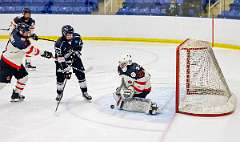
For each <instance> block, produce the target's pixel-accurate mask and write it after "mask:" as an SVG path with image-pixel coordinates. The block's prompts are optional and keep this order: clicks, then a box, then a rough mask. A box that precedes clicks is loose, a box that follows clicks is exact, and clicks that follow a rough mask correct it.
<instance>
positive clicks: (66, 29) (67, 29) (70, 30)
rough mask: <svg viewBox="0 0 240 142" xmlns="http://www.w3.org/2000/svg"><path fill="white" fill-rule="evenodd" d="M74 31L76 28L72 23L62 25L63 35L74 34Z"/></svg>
mask: <svg viewBox="0 0 240 142" xmlns="http://www.w3.org/2000/svg"><path fill="white" fill-rule="evenodd" d="M73 33H74V29H73V27H72V26H70V25H65V26H63V27H62V35H63V36H66V35H67V34H73Z"/></svg>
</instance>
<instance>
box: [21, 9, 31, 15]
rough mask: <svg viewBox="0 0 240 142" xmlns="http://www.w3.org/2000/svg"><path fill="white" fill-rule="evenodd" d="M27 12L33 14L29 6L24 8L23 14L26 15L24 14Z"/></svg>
mask: <svg viewBox="0 0 240 142" xmlns="http://www.w3.org/2000/svg"><path fill="white" fill-rule="evenodd" d="M26 13H29V14H31V10H30V9H29V8H23V10H22V14H23V15H24V14H26Z"/></svg>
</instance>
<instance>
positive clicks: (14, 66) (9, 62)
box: [1, 55, 22, 70]
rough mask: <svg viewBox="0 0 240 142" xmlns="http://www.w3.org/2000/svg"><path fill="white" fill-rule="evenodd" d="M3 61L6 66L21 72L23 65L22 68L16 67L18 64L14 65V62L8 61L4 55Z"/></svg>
mask: <svg viewBox="0 0 240 142" xmlns="http://www.w3.org/2000/svg"><path fill="white" fill-rule="evenodd" d="M1 59H2V60H3V61H4V62H5V63H6V64H8V65H9V66H11V67H13V68H15V69H17V70H19V69H21V67H22V66H21V65H20V66H18V65H16V64H14V63H13V62H11V61H10V60H8V59H7V58H5V57H4V56H3V55H2V57H1Z"/></svg>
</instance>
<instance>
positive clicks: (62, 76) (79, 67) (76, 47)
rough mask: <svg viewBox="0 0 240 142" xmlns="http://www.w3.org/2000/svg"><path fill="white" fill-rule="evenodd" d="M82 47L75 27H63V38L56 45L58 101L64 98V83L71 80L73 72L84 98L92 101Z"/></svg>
mask: <svg viewBox="0 0 240 142" xmlns="http://www.w3.org/2000/svg"><path fill="white" fill-rule="evenodd" d="M82 46H83V42H82V39H81V36H80V35H79V34H77V33H74V29H73V27H72V26H70V25H65V26H63V27H62V36H61V37H60V38H59V39H58V40H57V42H56V43H55V57H56V76H57V97H56V100H57V101H60V100H61V98H62V95H63V90H64V81H66V80H67V79H70V78H71V74H72V72H71V71H73V73H74V74H75V75H76V77H77V79H78V82H79V86H80V89H81V92H82V96H83V97H84V98H85V99H87V100H91V99H92V97H91V96H90V95H89V94H88V92H87V91H88V90H87V83H86V78H85V69H84V66H83V63H82V60H81V50H82Z"/></svg>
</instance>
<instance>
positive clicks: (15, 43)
mask: <svg viewBox="0 0 240 142" xmlns="http://www.w3.org/2000/svg"><path fill="white" fill-rule="evenodd" d="M30 35H31V31H30V27H29V25H27V24H25V23H20V24H18V25H17V27H16V28H15V29H14V30H13V31H12V33H11V35H10V39H9V41H8V42H7V45H6V49H5V50H4V51H3V52H2V55H1V60H0V89H1V88H3V87H4V86H5V85H6V84H7V83H10V82H11V79H12V76H14V77H15V78H16V79H17V83H16V86H15V89H14V90H13V93H12V96H11V99H12V100H11V101H13V102H15V101H20V100H23V99H24V98H25V97H24V96H23V95H21V92H22V91H23V89H24V87H25V85H26V83H27V80H28V72H27V71H26V69H25V67H24V66H23V63H22V62H23V59H24V57H25V55H30V56H33V55H34V56H36V55H41V56H42V57H45V58H52V53H51V52H48V51H41V50H39V49H38V48H36V47H35V46H34V45H32V44H31V42H30V40H29V36H30Z"/></svg>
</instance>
